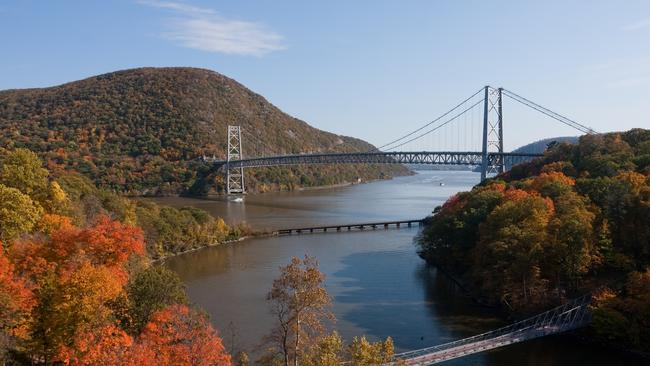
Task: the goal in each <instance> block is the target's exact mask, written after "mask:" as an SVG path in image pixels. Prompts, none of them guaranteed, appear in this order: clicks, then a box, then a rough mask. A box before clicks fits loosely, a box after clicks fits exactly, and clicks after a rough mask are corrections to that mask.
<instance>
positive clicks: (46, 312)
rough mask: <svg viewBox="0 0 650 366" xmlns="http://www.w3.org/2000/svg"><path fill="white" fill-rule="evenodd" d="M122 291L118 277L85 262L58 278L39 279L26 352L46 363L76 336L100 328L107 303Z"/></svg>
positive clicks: (105, 318)
mask: <svg viewBox="0 0 650 366" xmlns="http://www.w3.org/2000/svg"><path fill="white" fill-rule="evenodd" d="M122 291H123V287H122V283H121V276H119V275H117V276H116V274H115V273H114V271H113V270H111V269H110V268H108V267H105V266H93V265H92V264H91V263H90V262H88V261H85V262H84V263H82V264H80V265H79V267H78V268H75V269H73V270H66V271H65V272H63V273H60V274H58V275H56V274H54V273H53V272H52V271H48V272H47V275H45V276H41V277H40V279H39V284H38V289H37V290H36V294H37V297H38V305H37V306H36V307H35V309H34V312H33V313H34V321H33V323H32V324H31V334H30V341H29V350H30V352H31V354H32V355H34V356H38V357H39V358H42V359H44V360H45V362H46V363H48V362H51V361H52V360H56V359H58V358H59V357H61V352H62V351H63V350H64V349H65V348H66V347H71V346H73V342H74V340H75V336H76V335H77V334H78V333H85V332H89V331H90V330H91V329H92V328H93V327H97V326H102V325H103V324H105V323H106V322H107V321H108V320H109V319H110V317H111V316H112V310H111V308H110V306H109V304H110V302H111V301H113V300H114V299H116V298H117V297H118V296H119V294H120V293H121V292H122Z"/></svg>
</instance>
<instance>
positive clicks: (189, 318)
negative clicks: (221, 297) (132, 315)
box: [132, 305, 231, 366]
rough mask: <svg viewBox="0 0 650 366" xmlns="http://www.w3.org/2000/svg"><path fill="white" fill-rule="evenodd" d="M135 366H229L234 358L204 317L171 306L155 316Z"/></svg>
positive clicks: (142, 339)
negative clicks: (137, 365)
mask: <svg viewBox="0 0 650 366" xmlns="http://www.w3.org/2000/svg"><path fill="white" fill-rule="evenodd" d="M132 363H133V364H139V365H142V366H148V365H151V366H154V365H192V366H226V365H230V364H231V358H230V355H229V354H228V353H226V350H225V348H224V346H223V343H222V341H221V338H219V336H218V335H217V333H216V331H215V330H214V329H213V328H212V326H210V324H209V323H208V321H207V320H206V318H205V316H204V315H202V314H200V313H198V312H196V311H195V310H192V309H190V308H188V307H187V306H184V305H171V306H168V307H167V308H165V309H163V310H160V311H158V312H156V313H154V314H153V315H152V316H151V321H150V322H149V323H147V325H145V327H144V329H143V331H142V334H141V335H140V337H139V339H138V343H137V345H136V346H135V348H134V350H133V359H132Z"/></svg>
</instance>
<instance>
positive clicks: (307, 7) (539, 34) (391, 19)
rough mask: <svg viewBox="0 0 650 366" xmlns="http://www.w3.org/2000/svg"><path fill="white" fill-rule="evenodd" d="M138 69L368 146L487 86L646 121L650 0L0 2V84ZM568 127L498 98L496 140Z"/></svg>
mask: <svg viewBox="0 0 650 366" xmlns="http://www.w3.org/2000/svg"><path fill="white" fill-rule="evenodd" d="M143 66H192V67H201V68H206V69H210V70H214V71H217V72H219V73H222V74H224V75H226V76H229V77H231V78H234V79H235V80H237V81H239V82H240V83H242V84H244V85H245V86H247V87H248V88H250V89H252V90H253V91H255V92H257V93H259V94H261V95H263V96H264V97H266V98H267V99H268V100H269V101H270V102H271V103H273V104H274V105H276V106H278V107H279V108H280V109H282V110H283V111H284V112H286V113H288V114H290V115H292V116H295V117H297V118H300V119H302V120H304V121H306V122H308V123H310V124H311V125H313V126H315V127H317V128H320V129H323V130H327V131H331V132H335V133H338V134H344V135H349V136H355V137H359V138H362V139H365V140H367V141H370V142H371V143H374V144H376V145H382V144H383V143H385V142H387V141H390V140H392V139H394V138H395V137H396V136H399V135H402V134H404V133H406V132H409V131H410V130H413V129H415V128H418V127H419V126H421V125H423V124H424V123H426V122H428V121H431V120H433V119H434V118H436V117H437V116H438V115H440V114H442V113H444V112H445V111H447V110H448V109H449V108H450V107H452V106H454V105H455V104H457V103H458V102H460V101H461V100H463V99H464V98H466V97H467V96H469V95H471V94H472V93H473V92H474V91H476V90H478V89H479V88H481V87H482V86H484V85H492V86H495V87H499V86H503V87H505V88H507V89H509V90H512V91H514V92H516V93H517V94H519V95H522V96H524V97H526V98H528V99H531V100H534V101H535V102H537V103H539V104H541V105H544V106H546V107H549V108H550V109H552V110H554V111H556V112H559V113H561V114H563V115H566V116H567V117H570V118H572V119H574V120H576V121H579V122H580V123H583V124H585V125H588V126H590V127H592V128H593V129H595V130H596V131H599V132H606V131H613V130H625V129H630V128H633V127H645V128H650V118H649V117H648V115H649V114H650V1H647V0H638V1H634V0H630V1H623V0H621V1H598V0H595V1H588V0H584V1H578V0H545V1H521V0H519V1H515V0H513V1H499V0H494V1H460V0H449V1H442V0H439V1H435V0H429V1H425V0H420V1H417V0H401V1H397V0H396V1H379V0H374V1H370V0H368V1H362V0H358V1H349V0H327V1H319V2H316V1H304V0H302V1H299V0H291V1H289V0H287V1H284V0H274V1H261V0H259V1H253V0H251V1H214V0H213V1H207V0H169V1H167V0H114V1H99V0H79V1H72V0H70V1H67V0H60V1H46V0H43V1H34V0H2V1H0V90H2V89H13V88H32V87H46V86H53V85H58V84H62V83H65V82H69V81H73V80H78V79H82V78H85V77H89V76H93V75H97V74H102V73H106V72H111V71H116V70H122V69H128V68H134V67H143ZM575 134H576V133H575V132H574V131H572V130H571V129H568V128H566V127H563V126H562V125H561V124H559V123H557V122H554V121H552V120H549V119H548V118H543V117H542V116H540V115H539V114H537V113H535V112H532V111H528V110H526V109H525V108H524V107H522V106H520V105H516V104H515V103H514V102H509V101H507V100H506V101H504V139H505V145H506V149H507V150H509V149H512V148H515V147H517V146H520V145H522V144H525V143H527V142H530V141H532V140H537V139H540V138H543V137H550V136H558V135H575Z"/></svg>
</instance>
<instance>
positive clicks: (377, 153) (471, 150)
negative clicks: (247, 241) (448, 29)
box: [202, 86, 596, 194]
mask: <svg viewBox="0 0 650 366" xmlns="http://www.w3.org/2000/svg"><path fill="white" fill-rule="evenodd" d="M504 98H508V99H509V100H512V101H515V102H517V103H518V104H520V105H523V106H525V107H526V108H530V109H532V110H534V111H536V112H539V113H541V114H542V115H544V116H545V117H548V118H550V119H553V120H555V121H557V122H560V123H561V124H563V125H565V126H569V127H571V128H572V129H573V130H576V131H578V132H579V133H581V134H594V133H596V132H595V131H594V130H593V129H592V128H589V127H587V126H585V125H583V124H581V123H578V122H576V121H574V120H572V119H570V118H568V117H565V116H563V115H561V114H559V113H556V112H554V111H552V110H550V109H548V108H546V107H543V106H541V105H539V104H537V103H535V102H533V101H531V100H529V99H526V98H524V97H522V96H520V95H519V94H516V93H514V92H512V91H510V90H507V89H504V88H493V87H490V86H485V87H483V88H481V89H479V90H478V91H476V92H475V93H473V94H472V95H470V96H469V97H468V98H465V99H464V100H463V101H462V102H460V103H459V104H457V105H456V106H454V107H453V108H451V109H450V110H448V111H446V112H445V113H443V114H441V115H440V116H438V117H437V118H435V119H434V120H432V121H430V122H428V123H426V124H424V125H423V126H420V127H418V128H416V129H414V130H412V131H410V132H408V133H406V134H403V135H401V137H399V138H396V139H394V140H392V141H390V142H388V143H386V144H384V145H381V146H379V147H377V148H374V149H372V150H369V151H357V152H345V153H343V152H318V153H297V154H296V153H294V154H275V155H267V156H256V157H246V158H245V157H244V154H243V150H242V145H243V136H242V132H243V133H244V137H245V138H246V140H247V142H248V143H251V144H253V145H255V146H264V147H266V149H265V150H266V151H276V150H275V149H274V146H270V145H269V144H268V143H267V142H266V141H265V138H264V136H263V135H261V133H260V132H259V131H246V130H244V129H242V128H241V127H240V126H228V146H227V156H226V159H225V160H219V159H217V158H211V159H210V158H206V157H203V158H202V159H203V160H204V161H207V162H209V163H211V164H212V165H213V166H214V167H215V168H216V169H223V170H224V171H225V175H226V183H227V193H228V194H242V193H245V191H246V186H245V182H244V169H245V168H256V167H268V166H282V165H304V164H308V165H311V164H430V165H468V166H476V167H479V169H480V171H481V180H484V179H485V178H486V177H487V176H489V175H494V174H500V173H503V172H505V171H506V170H507V169H509V168H510V167H512V166H513V165H516V164H519V163H522V162H525V161H529V160H532V159H535V158H537V157H540V156H542V154H541V153H525V152H519V153H517V152H505V151H504V144H503V141H504V134H503V132H504V128H503V122H504V119H503V100H504Z"/></svg>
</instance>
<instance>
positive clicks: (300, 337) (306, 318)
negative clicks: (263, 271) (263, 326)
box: [267, 256, 335, 366]
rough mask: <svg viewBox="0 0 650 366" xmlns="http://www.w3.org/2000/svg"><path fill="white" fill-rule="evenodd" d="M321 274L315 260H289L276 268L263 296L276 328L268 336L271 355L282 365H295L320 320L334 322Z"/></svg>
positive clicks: (315, 335) (315, 336) (317, 331)
mask: <svg viewBox="0 0 650 366" xmlns="http://www.w3.org/2000/svg"><path fill="white" fill-rule="evenodd" d="M324 281H325V275H324V274H323V273H322V272H320V270H319V269H318V262H317V261H316V259H315V258H313V257H309V256H305V257H304V259H302V260H300V259H299V258H295V257H294V258H292V259H291V262H290V263H289V264H288V265H286V266H284V267H281V268H280V276H279V277H278V278H277V279H275V280H274V281H273V287H272V288H271V291H270V292H269V293H268V295H267V300H268V301H269V303H270V304H271V312H272V313H273V315H274V316H275V320H276V326H275V328H274V329H273V330H272V332H271V334H270V335H269V336H268V338H267V340H268V342H269V343H270V344H271V349H270V352H271V356H272V357H275V356H279V357H280V358H281V359H282V363H283V364H284V365H285V366H289V365H290V364H293V365H294V366H297V365H298V364H299V360H300V358H301V357H302V356H303V353H304V352H305V351H306V350H305V348H307V347H308V346H310V345H312V344H313V342H314V341H315V340H316V339H318V337H319V336H321V335H322V333H323V331H324V325H323V321H324V320H330V321H334V320H335V318H334V315H333V314H332V313H331V312H330V310H329V307H330V306H331V303H332V300H331V298H330V296H329V295H328V294H327V291H326V290H325V288H324V287H323V282H324Z"/></svg>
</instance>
